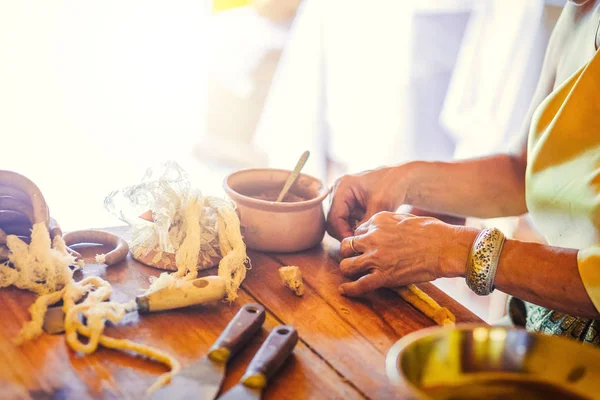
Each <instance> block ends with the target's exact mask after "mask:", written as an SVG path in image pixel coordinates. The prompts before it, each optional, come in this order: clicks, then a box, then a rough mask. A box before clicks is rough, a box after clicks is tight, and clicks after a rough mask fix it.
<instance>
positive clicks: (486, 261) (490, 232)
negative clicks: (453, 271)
mask: <svg viewBox="0 0 600 400" xmlns="http://www.w3.org/2000/svg"><path fill="white" fill-rule="evenodd" d="M504 240H505V237H504V234H503V233H502V232H501V231H500V230H499V229H496V228H492V229H484V230H482V231H481V232H479V234H478V235H477V237H476V238H475V241H474V242H473V246H472V247H471V252H470V253H469V258H468V259H467V268H466V274H465V278H466V281H467V285H468V286H469V288H470V289H471V290H472V291H473V292H475V293H476V294H478V295H479V296H487V295H488V294H490V293H492V292H493V291H494V277H495V276H496V268H497V267H498V261H499V260H500V253H501V252H502V247H503V246H504Z"/></svg>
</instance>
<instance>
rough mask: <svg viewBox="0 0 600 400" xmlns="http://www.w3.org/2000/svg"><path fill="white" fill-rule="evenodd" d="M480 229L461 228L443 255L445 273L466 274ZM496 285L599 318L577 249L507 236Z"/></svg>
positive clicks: (551, 306) (548, 304)
mask: <svg viewBox="0 0 600 400" xmlns="http://www.w3.org/2000/svg"><path fill="white" fill-rule="evenodd" d="M476 235H477V230H474V229H472V228H464V227H463V228H462V232H461V233H460V234H459V235H456V239H455V240H456V242H455V243H452V250H448V253H447V254H445V255H444V257H443V260H446V261H442V266H441V267H442V276H444V277H459V276H460V277H464V276H465V267H466V261H467V257H468V253H469V249H470V247H471V244H472V243H473V240H474V239H475V236H476ZM494 286H495V287H496V288H497V289H498V290H501V291H503V292H505V293H508V294H511V295H513V296H515V297H518V298H520V299H522V300H525V301H528V302H531V303H534V304H537V305H540V306H542V307H546V308H548V309H551V310H556V311H561V312H565V313H567V314H570V315H575V316H580V317H584V318H596V319H597V318H600V314H599V313H598V310H596V308H595V307H594V304H593V303H592V301H591V300H590V298H589V296H588V294H587V291H586V289H585V287H584V286H583V282H582V281H581V277H580V275H579V269H578V266H577V250H575V249H565V248H562V247H554V246H547V245H542V244H538V243H526V242H520V241H518V240H506V242H505V244H504V248H503V250H502V254H501V255H500V260H499V263H498V268H497V270H496V277H495V279H494Z"/></svg>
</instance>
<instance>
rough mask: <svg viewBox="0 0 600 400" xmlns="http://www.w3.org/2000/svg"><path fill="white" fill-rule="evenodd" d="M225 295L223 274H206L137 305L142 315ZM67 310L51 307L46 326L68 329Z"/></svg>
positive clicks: (46, 328) (51, 329)
mask: <svg viewBox="0 0 600 400" xmlns="http://www.w3.org/2000/svg"><path fill="white" fill-rule="evenodd" d="M223 297H225V280H224V279H223V278H221V277H220V276H216V275H214V276H205V277H202V278H197V279H193V280H190V281H185V282H182V283H180V284H179V285H177V286H175V287H173V288H169V287H167V288H164V289H161V290H157V291H155V292H152V293H150V294H145V295H141V296H137V297H136V299H135V303H136V304H135V308H133V309H132V310H130V311H135V310H137V311H138V312H139V313H140V314H144V313H149V312H154V311H164V310H172V309H175V308H181V307H188V306H193V305H199V304H205V303H211V302H215V301H219V300H221V299H222V298H223ZM64 322H65V313H64V311H63V309H62V306H54V307H48V311H47V312H46V315H45V316H44V325H43V329H44V331H46V332H47V333H49V334H52V335H54V334H58V333H63V332H64V331H65V323H64Z"/></svg>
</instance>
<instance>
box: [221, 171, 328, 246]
mask: <svg viewBox="0 0 600 400" xmlns="http://www.w3.org/2000/svg"><path fill="white" fill-rule="evenodd" d="M290 173H291V171H286V170H281V169H247V170H242V171H238V172H234V173H233V174H231V175H229V176H227V177H226V178H225V181H224V182H223V188H224V189H225V192H226V193H227V195H228V196H229V197H230V198H231V199H232V200H233V201H234V202H235V204H236V205H237V210H238V212H239V214H240V221H241V225H242V235H243V236H244V242H245V243H246V246H248V248H250V249H254V250H259V251H268V252H278V253H288V252H295V251H301V250H306V249H309V248H311V247H313V246H315V245H317V244H318V243H320V242H321V240H323V236H324V235H325V214H324V212H323V200H324V199H325V198H326V197H327V194H328V193H329V192H328V190H327V187H326V186H325V184H324V183H323V182H321V181H320V180H318V179H316V178H313V177H312V176H309V175H305V174H300V176H299V177H298V179H296V182H295V183H294V185H293V186H292V188H291V189H290V192H291V193H292V195H295V196H298V197H300V198H302V199H301V200H300V201H293V202H275V201H268V200H260V199H257V198H255V197H253V196H260V195H261V194H265V193H272V194H274V193H278V192H279V190H281V188H282V187H283V184H284V182H285V180H286V179H287V177H288V176H289V175H290ZM275 197H276V195H275Z"/></svg>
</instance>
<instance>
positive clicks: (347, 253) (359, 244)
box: [340, 236, 366, 258]
mask: <svg viewBox="0 0 600 400" xmlns="http://www.w3.org/2000/svg"><path fill="white" fill-rule="evenodd" d="M352 246H354V248H352ZM365 250H366V245H365V243H364V238H363V237H362V236H350V237H347V238H346V239H343V240H342V241H341V243H340V254H341V255H342V257H343V258H347V257H354V256H356V255H357V254H360V253H364V252H365Z"/></svg>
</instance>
